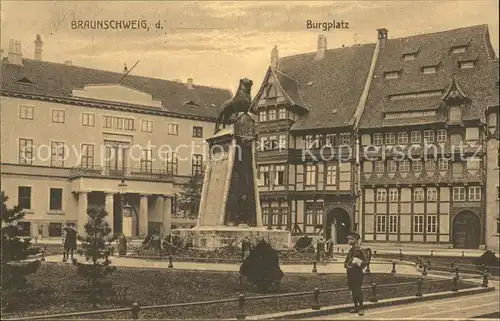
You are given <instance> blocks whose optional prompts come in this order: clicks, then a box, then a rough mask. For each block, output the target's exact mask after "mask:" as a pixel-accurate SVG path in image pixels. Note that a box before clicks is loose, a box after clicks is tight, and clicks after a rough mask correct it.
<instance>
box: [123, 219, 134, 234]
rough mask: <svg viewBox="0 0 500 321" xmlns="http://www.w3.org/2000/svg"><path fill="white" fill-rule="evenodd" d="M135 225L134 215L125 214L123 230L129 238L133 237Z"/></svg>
mask: <svg viewBox="0 0 500 321" xmlns="http://www.w3.org/2000/svg"><path fill="white" fill-rule="evenodd" d="M133 230H134V229H133V225H132V216H123V225H122V231H123V235H125V237H127V238H131V237H132V232H133Z"/></svg>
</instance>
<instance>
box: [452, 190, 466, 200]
mask: <svg viewBox="0 0 500 321" xmlns="http://www.w3.org/2000/svg"><path fill="white" fill-rule="evenodd" d="M465 199H466V197H465V187H453V200H454V201H457V202H463V201H465Z"/></svg>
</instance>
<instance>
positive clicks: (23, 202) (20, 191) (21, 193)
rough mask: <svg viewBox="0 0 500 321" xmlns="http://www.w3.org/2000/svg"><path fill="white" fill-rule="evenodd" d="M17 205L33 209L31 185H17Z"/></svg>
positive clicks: (25, 208) (24, 208)
mask: <svg viewBox="0 0 500 321" xmlns="http://www.w3.org/2000/svg"><path fill="white" fill-rule="evenodd" d="M17 205H18V206H19V207H20V208H21V209H23V210H30V209H31V187H29V186H18V187H17Z"/></svg>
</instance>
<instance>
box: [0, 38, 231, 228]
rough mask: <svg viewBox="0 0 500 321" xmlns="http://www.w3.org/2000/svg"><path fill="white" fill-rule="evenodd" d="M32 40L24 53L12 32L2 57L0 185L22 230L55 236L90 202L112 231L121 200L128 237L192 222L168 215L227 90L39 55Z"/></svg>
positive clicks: (200, 157)
mask: <svg viewBox="0 0 500 321" xmlns="http://www.w3.org/2000/svg"><path fill="white" fill-rule="evenodd" d="M37 40H41V39H39V38H37ZM40 42H41V41H40ZM39 46H41V44H40V45H37V48H36V49H35V57H37V58H38V59H26V58H23V57H22V53H21V48H20V47H21V46H20V44H17V43H16V42H11V46H10V48H9V53H8V57H6V58H4V59H2V62H1V72H2V80H1V81H2V83H1V105H2V108H1V114H0V116H1V118H0V121H1V128H2V133H1V134H2V135H1V140H2V141H1V144H2V145H1V146H2V148H1V166H2V174H1V178H2V190H4V191H5V193H6V195H7V196H8V197H9V201H8V202H9V203H10V204H8V205H9V206H13V205H16V204H19V205H20V206H21V207H22V208H23V209H24V210H25V212H26V216H25V219H24V221H23V222H20V224H21V226H23V230H24V231H25V232H24V233H25V235H31V236H32V237H38V238H47V237H60V236H61V229H62V228H63V227H64V225H65V224H67V223H76V224H77V226H78V230H79V232H80V233H82V232H83V231H84V229H83V227H84V224H85V223H86V222H87V209H88V208H91V207H92V208H97V209H99V208H103V209H106V210H107V212H108V220H109V224H110V226H111V227H112V229H113V231H114V232H116V233H120V232H122V225H123V218H122V205H123V204H128V205H131V207H130V209H131V211H132V221H133V223H132V225H133V228H132V231H133V233H132V236H133V237H144V236H145V235H147V234H148V233H151V232H156V233H164V234H165V233H169V232H170V228H171V225H172V223H174V225H177V226H186V224H188V225H189V224H191V222H184V221H183V220H180V219H178V218H176V217H175V199H174V196H175V195H176V194H177V193H178V192H179V191H180V189H181V188H182V187H183V185H184V184H185V183H187V181H188V179H189V177H190V176H191V175H193V174H195V173H199V172H202V171H203V164H204V161H205V157H206V155H207V153H206V152H207V151H206V145H205V140H204V139H205V138H206V137H207V135H210V133H212V131H213V128H214V120H215V116H216V112H217V111H216V109H217V108H216V107H217V106H219V105H220V104H221V103H222V102H223V101H225V100H227V99H229V98H230V97H231V93H230V92H229V91H228V90H223V89H218V88H212V87H206V86H199V85H194V84H193V81H192V79H188V82H187V83H181V82H179V81H167V80H161V79H154V78H146V77H140V76H134V75H133V72H132V73H130V74H126V73H127V72H128V71H127V70H126V68H125V70H124V71H123V72H118V73H115V72H109V71H103V70H95V69H88V68H83V67H77V66H73V65H72V64H71V63H70V62H66V63H64V64H59V63H53V62H47V61H42V60H41V48H39ZM122 180H124V183H125V184H126V189H125V190H123V188H120V186H119V184H120V183H121V182H122ZM121 189H122V190H121ZM122 196H123V197H122ZM172 212H174V218H173V221H174V222H172Z"/></svg>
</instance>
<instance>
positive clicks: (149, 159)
mask: <svg viewBox="0 0 500 321" xmlns="http://www.w3.org/2000/svg"><path fill="white" fill-rule="evenodd" d="M152 170H153V151H152V150H151V148H144V149H142V150H141V172H143V173H149V172H151V171H152Z"/></svg>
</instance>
